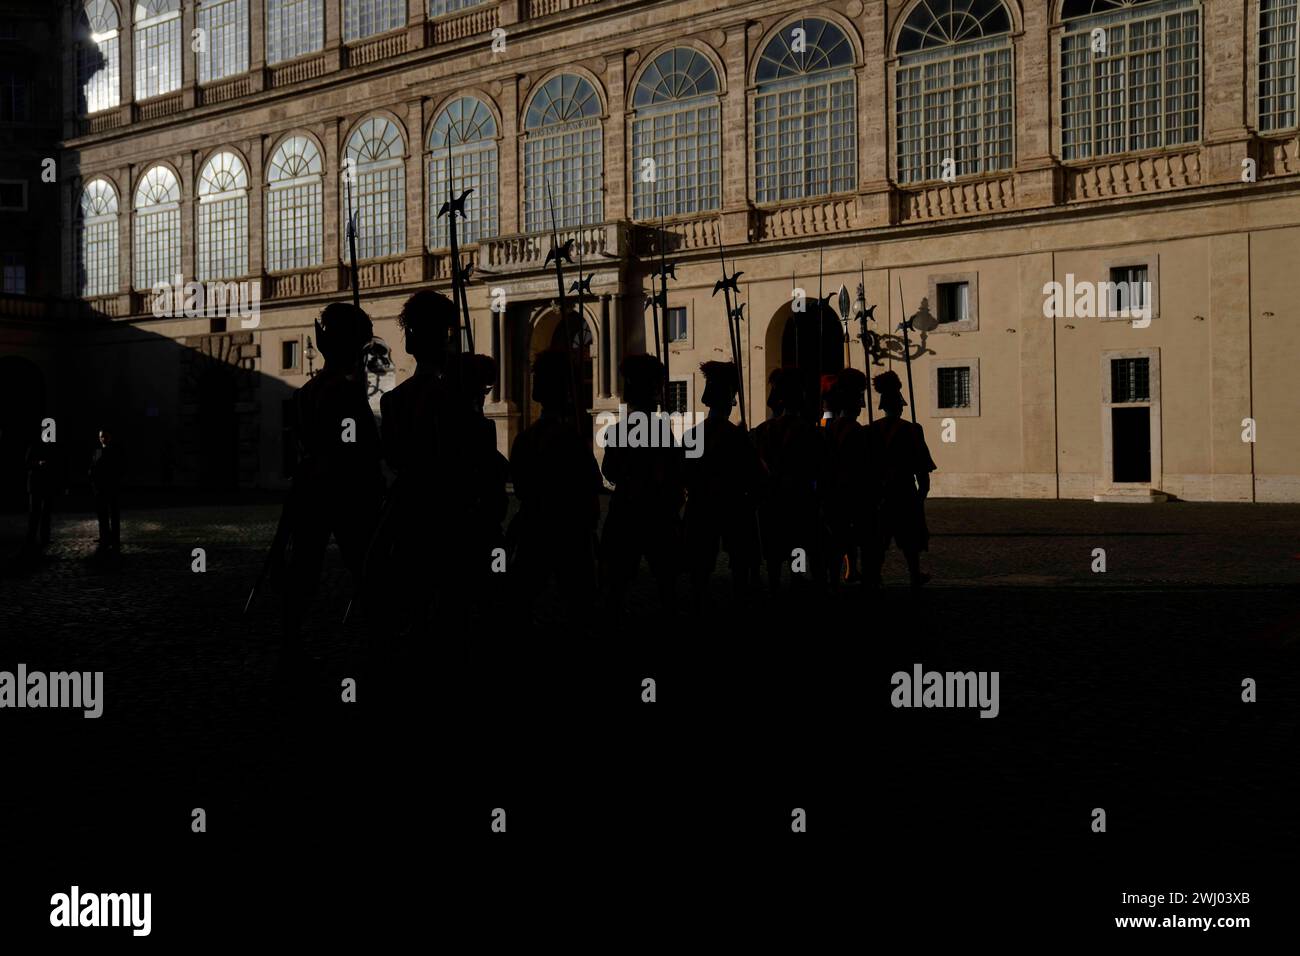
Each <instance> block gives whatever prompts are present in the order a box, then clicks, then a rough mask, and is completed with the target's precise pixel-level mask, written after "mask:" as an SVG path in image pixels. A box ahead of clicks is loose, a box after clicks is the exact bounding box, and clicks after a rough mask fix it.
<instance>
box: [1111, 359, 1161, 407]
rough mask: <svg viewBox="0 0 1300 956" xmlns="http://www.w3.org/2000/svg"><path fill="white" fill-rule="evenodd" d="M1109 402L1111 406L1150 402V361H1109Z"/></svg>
mask: <svg viewBox="0 0 1300 956" xmlns="http://www.w3.org/2000/svg"><path fill="white" fill-rule="evenodd" d="M1110 401H1111V404H1113V405H1120V404H1123V403H1125V402H1149V401H1151V360H1150V359H1144V358H1126V359H1111V360H1110Z"/></svg>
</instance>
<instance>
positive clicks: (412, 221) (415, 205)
mask: <svg viewBox="0 0 1300 956" xmlns="http://www.w3.org/2000/svg"><path fill="white" fill-rule="evenodd" d="M399 115H400V113H399ZM404 119H405V120H406V252H407V255H408V256H410V257H414V259H415V261H414V262H407V263H406V266H407V279H410V280H414V279H421V278H423V277H424V271H423V263H424V253H425V250H426V249H427V248H428V245H429V243H428V236H427V235H426V232H425V230H426V229H427V228H428V223H429V217H428V200H427V199H426V197H425V195H424V100H423V99H414V100H410V101H408V102H407V104H406V115H405V117H404Z"/></svg>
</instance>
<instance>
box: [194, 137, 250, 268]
mask: <svg viewBox="0 0 1300 956" xmlns="http://www.w3.org/2000/svg"><path fill="white" fill-rule="evenodd" d="M198 232H199V269H198V271H199V281H200V282H207V281H209V280H211V279H235V278H238V277H240V276H243V275H246V274H247V273H248V172H247V171H246V170H245V169H244V164H243V161H241V160H240V158H239V157H238V156H237V155H235V154H234V153H232V152H230V151H228V150H223V151H222V152H219V153H217V154H216V155H214V156H213V157H212V158H211V159H209V160H208V161H207V162H206V163H205V164H204V166H203V171H202V172H200V173H199V230H198Z"/></svg>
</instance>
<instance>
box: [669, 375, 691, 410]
mask: <svg viewBox="0 0 1300 956" xmlns="http://www.w3.org/2000/svg"><path fill="white" fill-rule="evenodd" d="M686 400H687V394H686V383H685V382H684V381H678V382H669V383H668V402H667V406H668V407H667V408H666V409H664V410H665V411H666V412H668V413H669V414H670V415H677V414H685V413H686Z"/></svg>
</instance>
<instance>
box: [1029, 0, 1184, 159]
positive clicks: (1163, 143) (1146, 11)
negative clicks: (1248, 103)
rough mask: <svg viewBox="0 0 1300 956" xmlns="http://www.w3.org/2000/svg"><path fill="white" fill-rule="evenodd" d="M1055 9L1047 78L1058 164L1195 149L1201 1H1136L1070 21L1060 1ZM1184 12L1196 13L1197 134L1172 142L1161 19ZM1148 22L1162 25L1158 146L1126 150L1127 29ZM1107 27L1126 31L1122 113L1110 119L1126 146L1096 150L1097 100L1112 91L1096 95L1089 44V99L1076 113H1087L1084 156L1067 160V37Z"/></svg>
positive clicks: (1128, 116)
mask: <svg viewBox="0 0 1300 956" xmlns="http://www.w3.org/2000/svg"><path fill="white" fill-rule="evenodd" d="M1058 9H1059V10H1060V13H1059V14H1058V19H1057V21H1056V25H1055V31H1056V41H1055V60H1054V62H1053V68H1052V76H1051V80H1050V82H1051V85H1052V87H1053V90H1054V96H1053V97H1052V99H1053V103H1052V107H1051V108H1052V111H1053V115H1054V118H1055V122H1054V123H1053V124H1052V125H1053V146H1054V149H1055V155H1056V156H1057V157H1058V158H1059V160H1060V162H1061V163H1062V164H1063V165H1065V166H1093V165H1099V164H1104V163H1107V162H1113V161H1115V160H1116V159H1117V158H1121V157H1130V156H1144V155H1159V154H1161V153H1168V152H1171V151H1178V150H1192V149H1196V148H1197V147H1199V146H1200V145H1201V144H1202V143H1204V142H1205V107H1206V101H1205V72H1206V62H1205V29H1206V23H1205V6H1204V4H1203V3H1202V0H1150V2H1145V3H1138V4H1136V5H1134V6H1131V7H1124V8H1118V9H1116V10H1110V11H1103V12H1100V13H1092V14H1088V15H1086V16H1078V17H1070V18H1069V19H1066V18H1065V17H1064V16H1063V15H1061V14H1063V12H1064V7H1063V5H1062V6H1061V7H1060V8H1058ZM1188 11H1195V12H1196V31H1197V36H1196V44H1195V50H1196V90H1195V93H1196V132H1195V136H1194V137H1192V138H1191V139H1188V140H1185V141H1183V142H1178V143H1171V142H1169V130H1170V127H1169V123H1168V116H1169V114H1168V111H1167V104H1168V102H1169V99H1170V97H1169V95H1168V94H1167V93H1166V92H1165V87H1166V85H1167V84H1168V83H1169V79H1168V74H1167V70H1168V67H1169V58H1168V51H1169V46H1168V45H1167V42H1166V38H1167V36H1168V32H1167V29H1166V26H1167V24H1166V22H1165V18H1167V17H1169V16H1172V15H1178V14H1182V13H1186V12H1188ZM1151 21H1158V22H1159V24H1160V46H1159V48H1158V49H1159V52H1160V64H1159V69H1160V74H1159V79H1158V82H1157V85H1158V87H1159V89H1160V93H1159V94H1158V97H1157V100H1158V102H1159V103H1160V104H1161V109H1160V112H1159V114H1158V116H1159V121H1160V128H1159V137H1160V144H1159V145H1157V146H1143V147H1140V148H1137V149H1133V148H1130V144H1131V138H1132V137H1133V136H1134V135H1135V134H1134V133H1133V131H1132V128H1131V124H1132V112H1131V106H1132V99H1131V97H1130V95H1129V91H1130V89H1131V86H1130V83H1129V80H1130V75H1131V72H1130V71H1131V69H1132V67H1131V65H1130V61H1131V59H1132V58H1133V57H1134V56H1135V54H1134V53H1133V52H1132V51H1131V50H1130V49H1129V39H1130V37H1131V27H1132V25H1133V24H1135V23H1145V22H1151ZM1105 26H1122V27H1123V29H1124V43H1125V52H1124V53H1123V54H1118V55H1116V56H1117V58H1118V62H1120V63H1122V65H1123V69H1122V70H1121V71H1120V72H1119V73H1118V74H1115V75H1117V76H1119V77H1120V78H1122V80H1123V86H1122V90H1123V100H1122V103H1121V106H1122V117H1121V119H1120V120H1119V121H1118V122H1117V123H1112V125H1118V126H1119V127H1120V128H1122V129H1123V130H1124V132H1123V136H1124V138H1125V148H1124V149H1122V150H1118V151H1115V152H1098V150H1097V128H1098V122H1097V118H1096V117H1097V102H1098V98H1099V97H1101V96H1104V95H1107V94H1112V95H1113V93H1114V91H1113V90H1107V91H1105V92H1102V93H1099V92H1098V91H1097V89H1096V86H1097V82H1098V73H1097V71H1096V69H1095V61H1094V60H1093V55H1092V52H1091V45H1086V47H1087V50H1088V59H1087V65H1088V67H1089V69H1088V72H1087V78H1086V83H1085V84H1084V85H1085V87H1086V89H1087V90H1088V98H1087V108H1086V110H1085V111H1080V115H1085V114H1086V116H1087V117H1088V122H1087V126H1086V129H1087V131H1088V139H1087V155H1076V156H1073V157H1069V158H1067V157H1066V143H1065V139H1066V128H1065V127H1066V118H1067V116H1068V115H1071V114H1069V113H1067V111H1066V108H1065V97H1066V87H1067V80H1066V72H1065V71H1066V63H1065V57H1066V53H1067V51H1066V48H1065V47H1066V41H1067V38H1068V37H1071V36H1075V35H1082V36H1091V34H1092V31H1093V30H1094V29H1097V28H1099V27H1105ZM1146 52H1147V53H1148V54H1149V53H1150V52H1151V51H1149V50H1148V51H1146ZM1108 62H1116V61H1115V60H1111V61H1108ZM1180 62H1181V63H1183V64H1185V63H1186V62H1187V61H1185V60H1184V61H1180ZM1071 82H1083V81H1071ZM1181 95H1184V96H1185V95H1187V94H1185V93H1184V94H1181ZM1182 128H1183V127H1179V129H1182ZM1072 148H1074V149H1076V150H1079V149H1081V147H1080V146H1077V145H1076V146H1074V147H1072Z"/></svg>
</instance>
